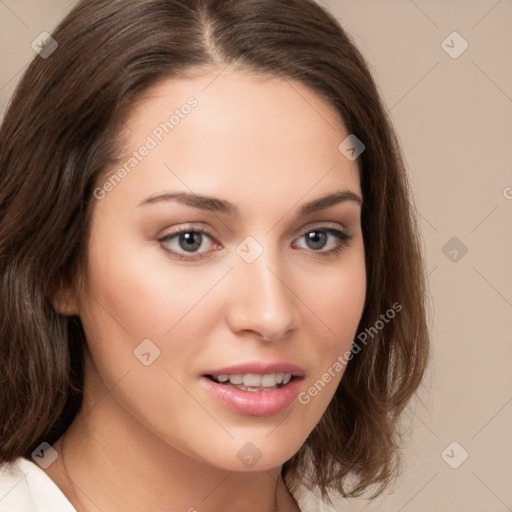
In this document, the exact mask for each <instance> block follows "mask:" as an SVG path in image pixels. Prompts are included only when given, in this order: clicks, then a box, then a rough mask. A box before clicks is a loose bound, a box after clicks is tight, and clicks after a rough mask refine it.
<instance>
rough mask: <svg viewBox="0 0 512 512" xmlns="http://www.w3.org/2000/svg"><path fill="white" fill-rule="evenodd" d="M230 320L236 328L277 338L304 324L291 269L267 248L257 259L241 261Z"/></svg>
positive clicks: (234, 274)
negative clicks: (298, 307)
mask: <svg viewBox="0 0 512 512" xmlns="http://www.w3.org/2000/svg"><path fill="white" fill-rule="evenodd" d="M231 279H232V281H231V283H232V289H231V293H230V297H229V299H228V308H227V321H228V324H229V325H230V327H231V329H232V331H233V332H235V333H237V334H241V333H244V332H245V333H247V332H250V333H256V334H257V335H258V336H259V337H262V338H263V339H264V340H266V341H277V340H280V339H281V338H283V337H284V336H285V335H286V334H287V333H289V332H290V331H292V330H294V329H296V328H297V327H298V326H299V324H300V316H299V311H298V310H297V300H298V298H297V296H296V295H295V293H294V286H293V282H292V281H293V280H292V277H291V272H290V271H289V269H288V268H286V267H285V265H284V264H282V263H280V262H279V257H278V256H273V255H272V254H271V253H270V251H264V252H263V254H262V255H260V256H259V257H258V258H257V259H256V260H255V261H253V262H252V263H247V262H245V261H243V260H240V261H238V262H237V264H236V266H235V268H234V269H233V272H232V276H231Z"/></svg>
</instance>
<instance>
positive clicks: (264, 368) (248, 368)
mask: <svg viewBox="0 0 512 512" xmlns="http://www.w3.org/2000/svg"><path fill="white" fill-rule="evenodd" d="M248 373H252V374H256V375H269V374H271V373H291V374H292V376H294V377H303V376H304V370H303V369H302V368H300V367H299V366H296V365H294V364H291V363H279V362H277V363H270V362H268V363H265V362H261V361H255V362H249V363H240V364H236V365H233V366H225V367H224V368H216V369H214V370H209V371H207V372H205V373H204V374H203V375H214V376H218V375H240V374H241V375H245V374H248Z"/></svg>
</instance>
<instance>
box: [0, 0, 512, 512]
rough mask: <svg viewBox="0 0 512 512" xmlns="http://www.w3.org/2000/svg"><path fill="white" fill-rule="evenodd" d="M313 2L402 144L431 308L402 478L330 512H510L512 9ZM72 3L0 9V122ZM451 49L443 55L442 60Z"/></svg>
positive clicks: (4, 0) (487, 4) (54, 0)
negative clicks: (372, 86)
mask: <svg viewBox="0 0 512 512" xmlns="http://www.w3.org/2000/svg"><path fill="white" fill-rule="evenodd" d="M322 3H324V5H326V6H327V7H328V8H329V9H331V11H332V12H333V13H334V14H335V15H336V16H337V17H338V19H339V20H340V21H341V23H342V25H343V26H344V27H345V29H347V31H348V32H349V33H350V34H351V35H352V36H353V37H354V39H355V41H356V43H357V44H358V46H359V48H360V49H361V50H362V52H363V53H364V55H365V56H366V57H367V59H368V60H369V62H370V64H371V67H372V69H373V72H374V74H375V77H376V79H377V82H378V84H379V86H380V88H381V92H382V95H383V98H384V100H385V102H386V104H387V106H388V108H389V110H390V112H391V115H392V118H393V120H394V123H395V126H396V128H397V130H398V133H399V136H400V138H401V140H402V143H403V149H404V153H405V156H406V159H407V162H408V166H409V168H410V173H411V181H412V184H413V187H414V190H415V194H416V202H417V206H418V209H419V211H420V214H421V228H422V233H423V239H424V245H425V253H426V260H427V267H428V270H429V280H430V286H431V293H432V298H433V304H434V316H433V318H432V324H433V328H432V335H433V352H434V354H433V360H432V364H431V367H430V370H429V374H428V379H427V382H426V385H425V387H424V389H423V390H422V391H421V394H420V396H419V398H418V400H416V403H415V405H414V409H413V411H412V412H411V416H412V418H413V429H412V433H411V434H410V436H409V437H408V438H407V444H406V448H405V450H404V452H405V456H406V459H407V461H408V465H407V468H406V470H405V472H404V474H403V476H402V478H401V479H400V480H399V481H398V482H397V484H396V486H395V489H394V492H392V493H389V494H386V495H384V496H382V497H381V498H378V499H377V500H376V501H374V502H371V503H370V504H367V503H366V502H362V501H360V500H359V501H358V500H355V501H352V502H351V503H349V504H346V503H345V504H344V505H343V506H340V508H341V509H342V510H351V511H356V510H366V511H368V512H373V511H379V512H391V511H393V512H423V511H424V512H433V511H447V512H459V511H460V512H501V511H507V510H512V463H511V461H512V435H511V434H512V428H511V427H512V343H511V341H512V340H511V333H512V314H511V313H512V265H511V263H512V261H511V259H510V252H511V251H510V247H511V242H512V222H510V220H511V214H512V172H511V162H512V66H511V63H512V30H511V26H512V24H511V23H512V1H510V0H501V1H496V0H481V1H480V0H479V1H476V0H475V1H447V0H444V1H443V0H437V1H434V0H422V1H421V0H415V1H414V2H413V1H412V0H396V1H395V0H393V1H391V0H389V1H383V0H357V1H355V0H352V1H347V0H323V2H322ZM73 4H74V2H73V1H65V0H51V1H50V0H48V1H42V0H41V1H36V0H33V1H29V0H16V1H15V0H0V20H1V21H0V63H1V74H0V114H2V113H3V112H4V111H5V108H6V106H7V103H8V101H9V98H10V96H11V94H12V92H13V90H14V87H15V86H16V83H17V81H18V80H19V78H20V76H21V73H22V71H23V69H24V68H25V67H26V65H27V63H28V61H29V60H30V59H31V58H32V57H33V56H34V52H33V50H32V49H31V46H30V44H31V42H32V41H33V40H34V38H36V37H37V36H38V35H39V34H40V33H41V32H43V31H47V32H51V30H52V29H53V27H54V26H55V25H56V22H57V21H58V20H59V19H60V18H61V17H62V16H63V15H64V14H65V13H66V11H67V10H68V9H69V8H70V7H71V6H72V5H73ZM454 31H457V32H458V33H459V34H460V35H461V36H462V38H463V39H464V40H465V41H467V43H468V44H469V46H468V48H467V50H466V51H465V52H464V53H462V54H461V55H460V56H459V57H458V58H456V59H454V58H452V57H451V56H449V55H448V53H447V52H446V51H445V50H444V49H443V46H442V42H443V41H444V40H445V39H446V38H447V36H449V35H450V34H451V33H452V32H454ZM457 37H458V36H455V38H454V36H450V37H449V38H448V39H447V41H446V43H445V44H444V47H446V45H448V47H452V48H451V49H450V48H447V49H448V50H449V51H451V52H452V53H453V52H457V51H458V50H460V49H461V48H462V46H461V45H462V44H463V41H462V40H461V39H457ZM507 196H508V197H507ZM453 237H456V238H457V240H456V241H455V242H454V241H452V242H451V244H455V245H448V246H446V245H445V244H447V243H448V242H449V240H450V239H452V238H453ZM464 247H466V248H467V253H466V254H464V255H463V256H462V257H461V255H462V252H463V248H464ZM453 251H455V252H453ZM445 253H446V255H445ZM449 258H454V259H457V261H455V262H454V261H451V260H450V259H449ZM453 441H456V442H457V443H458V445H456V446H455V447H453V446H452V447H450V448H449V449H448V450H447V451H446V452H445V451H444V450H445V448H447V447H448V446H449V445H450V443H452V442H453ZM452 448H453V451H452ZM462 450H465V451H467V452H468V454H469V457H468V458H467V460H466V461H465V462H464V463H463V464H461V465H460V466H459V467H458V468H457V469H452V468H451V467H450V466H449V465H448V463H447V462H446V461H449V462H450V463H451V464H452V465H456V464H457V463H459V462H460V461H461V456H462V454H463V451H462ZM443 453H444V458H443V456H442V454H443ZM311 512H314V511H311Z"/></svg>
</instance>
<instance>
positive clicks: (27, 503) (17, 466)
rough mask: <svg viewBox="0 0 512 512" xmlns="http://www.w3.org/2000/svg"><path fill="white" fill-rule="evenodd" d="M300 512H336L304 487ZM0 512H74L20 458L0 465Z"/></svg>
mask: <svg viewBox="0 0 512 512" xmlns="http://www.w3.org/2000/svg"><path fill="white" fill-rule="evenodd" d="M295 499H296V500H297V503H298V504H299V507H300V509H301V510H302V511H304V512H336V509H334V508H332V507H330V506H328V505H327V504H326V503H324V502H323V501H321V500H320V499H319V498H318V497H316V496H315V495H314V494H313V493H312V492H311V491H309V490H308V489H307V487H305V486H301V488H300V490H299V493H298V495H297V496H295ZM0 512H76V509H75V508H74V507H73V505H71V503H70V502H69V501H68V499H67V498H66V496H65V495H64V493H63V492H62V491H61V490H60V489H59V488H58V487H57V485H56V484H55V483H54V482H53V480H52V479H51V478H50V477H49V476H48V475H47V474H46V473H45V472H44V471H43V470H42V469H41V468H40V467H39V466H38V465H37V464H36V463H35V462H32V461H30V460H28V459H25V458H23V457H20V458H18V459H16V460H15V461H14V462H13V463H12V464H10V465H7V464H2V465H0Z"/></svg>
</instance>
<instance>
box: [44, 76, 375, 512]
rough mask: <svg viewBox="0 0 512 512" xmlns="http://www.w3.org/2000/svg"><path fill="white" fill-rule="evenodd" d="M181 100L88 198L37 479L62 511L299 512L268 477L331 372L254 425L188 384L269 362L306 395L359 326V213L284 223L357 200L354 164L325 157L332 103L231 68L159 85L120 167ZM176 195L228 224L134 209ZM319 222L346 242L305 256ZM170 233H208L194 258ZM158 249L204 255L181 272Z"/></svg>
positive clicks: (331, 147) (301, 433)
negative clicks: (80, 397)
mask: <svg viewBox="0 0 512 512" xmlns="http://www.w3.org/2000/svg"><path fill="white" fill-rule="evenodd" d="M212 80H213V81H212ZM190 96H194V97H195V98H197V100H198V105H197V107H195V108H194V109H192V111H191V113H190V114H188V115H187V116H185V117H184V118H183V119H180V123H179V125H178V126H176V127H175V129H174V130H173V131H172V132H171V133H169V134H167V135H166V136H165V137H164V138H163V140H162V141H161V142H159V144H158V146H157V147H156V148H155V149H153V150H151V151H150V153H149V154H148V155H147V156H146V157H145V158H144V159H143V160H142V161H141V162H140V163H139V164H138V165H137V167H136V168H135V169H134V170H133V171H132V172H131V173H130V174H129V175H127V176H126V177H125V178H124V179H123V180H122V182H121V183H119V184H117V186H116V187H114V189H113V190H111V191H109V192H108V193H107V194H106V195H105V197H104V198H103V199H101V200H95V204H94V206H93V216H92V224H91V235H90V240H89V244H88V254H87V261H88V266H87V269H85V275H84V284H85V289H84V290H82V291H81V292H78V291H75V290H74V289H73V288H68V289H64V290H63V291H62V292H61V293H60V294H59V295H57V296H56V297H55V299H54V307H55V308H56V309H57V310H58V311H59V312H60V313H62V314H65V315H71V314H77V315H79V316H80V318H81V321H82V324H83V326H84V330H85V334H86V337H87V350H86V354H85V356H86V367H85V387H84V405H83V408H82V410H81V411H80V413H79V414H78V415H77V417H76V418H75V420H74V422H73V423H72V425H71V426H70V428H69V429H68V430H67V432H66V433H65V434H64V436H63V437H61V439H59V440H58V441H57V443H55V446H54V448H55V449H56V450H57V452H58V453H59V457H58V459H57V460H56V462H54V463H53V464H52V465H51V466H50V467H49V468H48V469H47V470H46V472H47V474H48V475H49V476H50V477H51V478H52V479H53V480H54V481H55V482H56V483H57V485H58V486H59V487H60V488H61V489H62V491H63V492H64V494H65V495H66V496H67V497H68V499H69V500H70V501H71V503H72V504H73V505H74V506H75V508H77V510H87V511H89V510H91V511H97V510H98V509H101V510H108V511H123V512H130V511H140V510H154V511H157V512H158V511H162V512H163V511H170V510H172V511H174V510H176V511H187V510H189V511H192V510H194V509H195V510H197V511H199V512H214V511H221V510H222V511H225V512H230V511H238V510H244V511H247V512H253V511H254V512H255V511H258V512H261V511H271V510H279V511H291V510H298V507H297V504H296V502H295V500H294V499H293V498H292V497H291V495H290V493H289V492H288V491H287V489H286V488H285V486H284V484H283V481H282V479H281V477H280V469H281V466H282V464H283V463H284V462H285V461H286V460H288V459H289V458H291V457H292V456H293V455H294V454H295V453H296V452H297V450H298V449H299V448H300V446H301V445H302V444H303V443H304V441H305V440H306V438H307V436H308V434H309V433H310V432H311V430H312V429H313V428H314V426H315V425H316V424H317V423H318V421H319V420H320V418H321V416H322V414H323V413H324V411H325V409H326V408H327V406H328V404H329V402H330V400H331V398H332V396H333V394H334V392H335V389H336V387H337V385H338V383H339V381H340V379H341V377H342V373H343V372H342V371H339V372H337V373H336V376H335V378H333V379H331V380H330V382H329V383H327V385H326V386H325V388H323V389H322V390H321V391H320V392H319V393H318V394H317V396H315V397H314V398H312V399H311V401H310V402H309V403H308V404H307V405H304V404H301V403H299V402H298V401H297V400H296V401H295V402H294V403H293V404H292V405H291V406H290V407H289V408H287V409H286V410H285V411H282V412H280V413H278V414H276V415H273V416H269V417H256V416H248V415H243V414H240V413H237V412H234V411H231V410H229V409H227V408H225V407H224V406H223V405H221V404H219V403H218V402H216V401H215V400H214V399H213V398H212V396H211V395H210V394H209V393H208V392H207V391H206V390H205V388H204V386H203V385H202V384H201V375H203V373H204V372H206V371H207V370H209V369H212V368H220V367H223V366H229V365H232V364H235V363H241V362H248V361H271V362H276V361H279V362H283V361H284V362H290V363H293V364H296V365H297V366H299V367H301V368H302V369H303V370H304V372H305V377H304V380H303V381H302V383H301V391H307V389H308V388H309V387H310V386H312V385H313V384H314V383H315V381H317V380H318V379H319V378H320V377H321V375H322V374H323V373H324V372H325V371H327V369H328V368H329V367H332V365H333V363H334V362H335V361H336V360H337V357H338V356H339V355H341V354H343V353H344V352H345V351H346V350H348V349H350V346H351V343H352V340H353V338H354V336H355V333H356V329H357V325H358V322H359V319H360V317H361V314H362V310H363V306H364V300H365V288H366V273H365V263H364V244H363V238H362V233H361V226H360V213H361V207H360V204H358V202H357V201H354V200H346V201H343V202H340V203H338V204H336V205H334V206H331V207H329V208H326V209H324V210H322V211H318V212H315V213H311V214H309V215H307V216H303V217H299V216H298V214H297V212H298V210H299V208H300V207H301V206H302V205H303V204H305V203H307V202H309V201H312V200H314V199H317V198H320V197H323V196H326V195H328V194H331V193H333V192H334V191H341V190H348V191H350V192H352V193H354V194H357V195H358V196H360V197H361V189H360V183H359V173H358V168H357V163H356V162H352V161H349V160H348V159H347V158H345V157H344V156H343V154H342V153H341V152H340V151H339V150H338V146H339V144H340V143H341V141H343V140H344V139H345V137H346V136H347V135H348V133H347V131H346V129H345V127H344V125H343V123H342V122H341V120H340V119H339V116H338V115H337V113H336V112H335V110H334V109H333V107H332V106H331V105H330V104H328V103H327V102H325V101H324V100H323V99H321V98H320V97H319V96H317V95H316V94H315V93H314V92H312V91H311V90H309V89H308V88H306V87H305V86H304V85H302V84H299V83H294V82H288V81H285V80H281V79H275V78H272V79H271V78H269V77H262V76H259V75H256V74H252V73H249V72H247V71H240V70H238V71H237V70H231V71H226V72H225V73H224V74H222V75H220V76H218V71H216V72H212V73H208V72H203V73H202V74H197V75H196V76H189V77H188V78H183V79H181V78H180V79H172V80H168V81H165V82H163V83H161V84H159V85H158V86H157V87H154V88H153V89H151V90H150V91H149V92H148V93H146V94H145V96H144V97H143V98H141V100H140V101H139V102H138V104H137V106H136V107H135V108H134V109H133V110H132V112H131V113H130V115H129V116H128V117H127V120H126V127H127V130H126V133H125V142H124V148H125V150H126V151H125V152H124V154H123V155H122V156H121V159H120V160H121V161H122V162H125V161H127V160H128V158H129V157H130V155H131V154H132V152H133V151H134V150H136V149H137V148H139V147H140V146H141V145H142V144H144V142H145V141H146V139H147V136H148V135H149V134H151V133H152V131H153V130H154V129H155V127H156V126H158V125H159V124H160V123H161V122H162V121H164V120H166V119H168V118H169V114H168V112H170V113H172V111H173V110H174V109H175V108H179V107H180V106H181V105H182V104H183V103H185V102H186V100H187V98H189V97H190ZM112 171H113V172H114V171H115V169H112ZM100 186H101V184H100ZM179 191H182V192H191V191H193V192H194V193H196V194H204V195H209V196H214V197H217V198H221V199H224V200H228V201H230V202H231V203H233V204H234V205H235V206H236V207H237V208H238V209H239V211H240V214H239V216H238V217H230V216H228V215H225V214H222V213H212V212H208V211H204V210H200V209H197V208H193V207H191V206H187V205H184V204H180V203H178V202H176V201H159V202H155V203H153V204H151V205H145V206H139V204H140V203H141V202H142V201H144V200H145V199H147V198H148V197H150V196H154V195H158V194H161V193H163V192H179ZM322 227H332V228H336V229H339V230H344V231H346V232H347V233H349V234H350V235H351V236H352V239H351V240H350V242H348V244H346V245H345V246H344V247H343V248H342V250H341V252H339V253H338V254H331V255H326V253H325V251H326V250H328V249H331V248H334V247H337V246H339V245H340V242H339V241H338V239H337V238H336V237H334V236H332V235H327V239H326V241H325V243H324V246H325V247H323V248H322V247H320V248H318V246H313V248H311V245H309V244H308V240H307V238H306V236H304V235H305V234H306V233H308V230H309V231H313V230H314V229H313V228H316V229H320V228H322ZM181 228H190V229H197V228H205V229H207V230H208V231H209V232H210V233H211V234H212V238H211V239H210V238H209V237H208V236H206V237H203V241H202V245H201V247H200V248H199V249H197V250H196V253H192V254H191V253H190V252H186V251H185V250H184V249H183V247H184V245H185V244H183V243H182V244H181V245H180V243H179V237H178V236H176V237H174V238H172V239H171V238H167V239H166V240H165V241H163V242H162V241H161V240H162V238H163V237H164V236H166V235H171V234H173V233H175V232H176V231H177V230H179V229H181ZM324 233H325V232H324ZM248 236H251V237H253V238H254V239H255V240H256V241H257V242H258V243H259V244H260V246H261V247H262V248H263V252H262V254H261V255H260V256H259V257H258V258H257V259H256V260H255V261H254V262H252V263H247V262H246V261H244V260H243V259H242V258H241V257H240V256H239V254H238V253H237V252H236V250H235V249H236V247H237V246H238V244H240V243H241V242H242V241H243V240H244V239H245V238H246V237H248ZM185 246H186V245H185ZM166 248H167V249H172V250H175V251H178V252H180V253H181V254H185V255H189V256H190V255H191V256H192V257H194V254H197V253H202V254H203V258H201V259H197V260H195V261H186V260H180V259H179V257H177V256H173V255H171V254H170V253H169V252H167V251H166ZM251 250H252V249H251ZM147 338H149V339H151V340H152V342H153V343H154V344H155V345H156V346H157V347H158V348H159V350H160V357H158V358H157V359H156V360H155V361H154V362H153V363H152V364H151V365H150V366H144V365H143V364H142V363H141V362H140V361H139V360H138V359H137V358H136V357H135V356H134V349H136V347H137V346H138V345H139V344H140V343H141V341H142V340H144V339H147ZM249 442H250V443H252V444H253V445H254V446H256V447H257V449H258V450H259V452H260V453H261V459H260V460H259V461H258V462H257V463H256V464H255V465H254V466H252V467H250V468H249V467H246V466H245V465H244V464H243V463H242V462H241V461H240V459H239V458H238V457H237V453H238V452H239V450H240V449H241V447H242V446H244V445H245V444H246V443H249ZM63 461H64V463H65V468H64V465H63ZM64 469H66V470H67V471H65V470H64ZM66 473H67V474H66Z"/></svg>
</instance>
